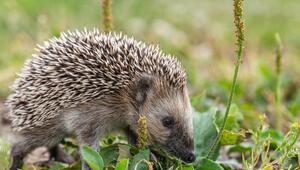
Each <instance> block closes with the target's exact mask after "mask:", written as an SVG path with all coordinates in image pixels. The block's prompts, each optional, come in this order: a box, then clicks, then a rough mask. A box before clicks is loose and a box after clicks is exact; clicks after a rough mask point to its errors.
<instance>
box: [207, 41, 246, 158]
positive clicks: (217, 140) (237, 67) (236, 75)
mask: <svg viewBox="0 0 300 170" xmlns="http://www.w3.org/2000/svg"><path fill="white" fill-rule="evenodd" d="M242 52H243V48H242V47H239V50H238V52H237V58H238V62H237V63H236V65H235V69H234V75H233V81H232V86H231V91H230V96H229V99H228V103H227V107H226V111H225V116H224V120H223V122H222V125H221V128H220V131H219V134H218V136H217V137H216V139H215V140H214V142H213V144H212V146H211V148H210V150H209V152H208V154H207V158H210V157H211V156H212V155H211V154H212V153H213V151H214V150H215V148H216V145H217V144H218V143H219V141H220V139H221V136H222V134H223V131H224V128H225V125H226V121H227V118H228V114H229V111H230V107H231V103H232V99H233V95H234V92H235V88H236V82H237V77H238V72H239V68H240V64H241V56H242Z"/></svg>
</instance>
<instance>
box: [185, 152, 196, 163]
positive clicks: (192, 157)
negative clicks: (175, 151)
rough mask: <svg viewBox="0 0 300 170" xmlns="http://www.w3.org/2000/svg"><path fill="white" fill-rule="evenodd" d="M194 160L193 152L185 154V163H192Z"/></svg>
mask: <svg viewBox="0 0 300 170" xmlns="http://www.w3.org/2000/svg"><path fill="white" fill-rule="evenodd" d="M195 159H196V156H195V153H194V152H190V153H188V154H187V156H186V159H185V160H184V161H185V162H186V163H192V162H194V161H195Z"/></svg>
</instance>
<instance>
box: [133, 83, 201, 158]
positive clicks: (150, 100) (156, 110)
mask: <svg viewBox="0 0 300 170" xmlns="http://www.w3.org/2000/svg"><path fill="white" fill-rule="evenodd" d="M140 85H141V86H140V88H138V90H137V95H136V99H137V101H138V103H139V104H140V105H139V114H143V115H145V116H146V119H147V125H148V131H149V142H150V145H151V144H152V145H158V146H160V147H162V148H163V149H165V150H167V151H168V152H169V153H171V154H173V155H175V156H176V157H179V158H180V159H182V160H183V161H185V162H188V163H190V162H193V161H194V160H195V154H194V143H193V128H192V114H191V107H190V102H189V97H188V92H187V88H186V87H183V88H182V89H180V88H179V89H177V88H172V87H170V86H168V85H163V83H162V81H161V80H155V79H154V78H151V77H144V78H143V79H141V81H140Z"/></svg>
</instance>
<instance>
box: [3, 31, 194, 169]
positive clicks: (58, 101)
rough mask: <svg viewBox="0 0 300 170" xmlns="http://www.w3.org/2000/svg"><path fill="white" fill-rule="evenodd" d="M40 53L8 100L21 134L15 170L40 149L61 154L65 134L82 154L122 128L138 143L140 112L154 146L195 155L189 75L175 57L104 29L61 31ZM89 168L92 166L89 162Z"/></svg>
mask: <svg viewBox="0 0 300 170" xmlns="http://www.w3.org/2000/svg"><path fill="white" fill-rule="evenodd" d="M36 50H37V52H36V53H35V54H33V55H32V57H31V58H30V59H28V60H27V61H26V63H25V65H24V67H23V69H22V71H21V73H20V74H19V75H18V76H17V78H16V80H15V82H14V84H13V85H12V87H11V89H12V93H11V94H10V96H9V97H8V99H7V102H6V105H7V108H8V110H9V111H10V118H11V121H12V128H13V130H14V132H15V134H17V135H18V136H19V138H18V140H16V142H15V143H14V145H13V146H12V149H11V157H12V160H13V161H12V165H11V168H10V169H11V170H16V169H18V168H20V167H21V166H22V164H23V158H24V157H25V156H26V155H27V154H28V153H29V152H31V151H32V150H33V149H35V148H37V147H40V146H44V147H47V148H48V149H49V151H50V156H53V157H54V158H56V159H60V158H59V153H62V152H60V151H59V150H58V149H59V147H58V144H59V143H60V142H61V141H62V140H63V139H64V138H66V137H75V138H76V139H77V141H78V144H79V153H80V151H81V149H82V146H84V145H87V146H90V147H91V148H92V149H94V150H96V151H99V150H100V149H99V144H98V143H99V140H101V139H103V138H104V137H105V135H107V134H108V133H110V132H112V131H115V130H116V131H122V132H124V134H126V136H127V137H128V141H129V142H130V143H131V144H133V145H135V144H136V138H137V129H138V127H137V121H138V119H139V117H140V116H145V118H146V122H147V126H148V136H149V137H148V145H149V146H153V145H156V146H159V147H161V148H163V149H164V150H166V151H167V152H169V153H170V154H172V155H174V156H176V157H178V158H180V159H182V160H183V161H185V162H188V163H190V162H193V161H194V160H195V153H194V142H193V126H192V111H191V105H190V101H189V96H188V89H187V80H186V79H187V78H186V73H185V70H184V68H183V67H182V65H181V64H180V62H179V61H178V60H177V59H176V58H175V57H173V56H171V55H168V54H165V53H163V52H162V51H161V50H160V49H159V47H158V46H153V45H146V44H145V43H143V42H140V41H137V40H135V39H134V38H132V37H128V36H126V35H123V34H122V33H112V32H110V33H100V32H99V30H97V29H94V30H86V29H84V30H83V31H78V30H76V31H72V32H71V31H68V32H66V33H61V35H60V37H59V38H57V37H54V38H52V39H50V40H49V41H46V42H44V44H43V45H38V48H37V49H36ZM60 155H62V154H60ZM64 161H68V160H64ZM69 161H70V160H69ZM82 169H89V167H88V166H87V164H86V163H85V162H84V161H82Z"/></svg>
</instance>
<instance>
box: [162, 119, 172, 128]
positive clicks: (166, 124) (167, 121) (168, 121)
mask: <svg viewBox="0 0 300 170" xmlns="http://www.w3.org/2000/svg"><path fill="white" fill-rule="evenodd" d="M162 124H163V126H164V127H167V128H171V127H172V126H173V125H174V119H173V118H172V117H170V116H168V117H165V118H163V119H162Z"/></svg>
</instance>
